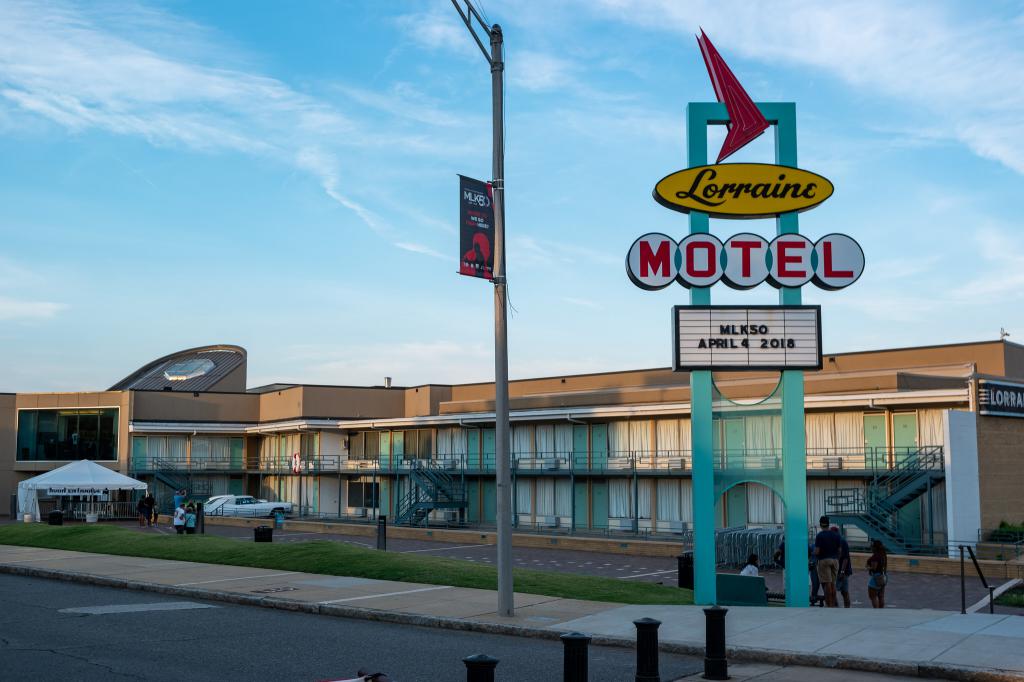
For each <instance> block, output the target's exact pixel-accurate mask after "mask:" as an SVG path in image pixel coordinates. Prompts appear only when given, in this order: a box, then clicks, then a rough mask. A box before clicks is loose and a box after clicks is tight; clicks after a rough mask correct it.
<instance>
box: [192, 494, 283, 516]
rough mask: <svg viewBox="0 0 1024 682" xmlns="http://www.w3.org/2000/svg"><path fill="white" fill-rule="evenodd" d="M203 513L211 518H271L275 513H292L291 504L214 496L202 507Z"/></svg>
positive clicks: (252, 498)
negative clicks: (211, 516)
mask: <svg viewBox="0 0 1024 682" xmlns="http://www.w3.org/2000/svg"><path fill="white" fill-rule="evenodd" d="M203 511H204V512H205V513H207V514H210V515H213V516H249V517H256V516H273V515H274V514H275V513H276V512H281V513H282V514H291V513H292V503H291V502H267V501H266V500H258V499H256V498H255V497H253V496H251V495H215V496H214V497H211V498H210V499H208V500H207V501H206V504H204V505H203Z"/></svg>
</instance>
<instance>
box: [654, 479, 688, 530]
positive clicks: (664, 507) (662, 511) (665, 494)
mask: <svg viewBox="0 0 1024 682" xmlns="http://www.w3.org/2000/svg"><path fill="white" fill-rule="evenodd" d="M681 509H682V505H681V499H680V494H679V481H678V480H671V479H659V480H658V520H659V521H680V520H682V516H681Z"/></svg>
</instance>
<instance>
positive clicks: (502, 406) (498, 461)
mask: <svg viewBox="0 0 1024 682" xmlns="http://www.w3.org/2000/svg"><path fill="white" fill-rule="evenodd" d="M464 2H465V9H463V7H462V6H460V4H459V1H458V0H452V5H454V6H455V9H456V10H457V11H458V13H459V16H460V17H462V21H463V22H464V23H465V24H466V28H468V29H469V32H470V34H471V35H472V36H473V39H474V40H475V41H476V44H477V45H478V46H479V47H480V51H481V52H483V55H484V58H485V59H487V62H488V63H489V64H490V66H491V108H492V133H493V148H492V165H493V167H492V176H493V177H492V179H491V191H492V194H493V197H492V201H493V203H494V271H493V280H492V281H493V283H494V459H495V467H494V468H495V478H496V484H497V485H496V487H497V495H498V499H497V519H496V521H497V525H498V615H499V616H507V617H511V616H513V615H514V608H513V587H512V467H511V460H510V457H509V443H510V438H509V425H508V327H507V324H506V321H507V317H508V291H507V286H508V283H507V281H506V279H505V137H504V125H505V120H504V114H505V102H504V78H505V60H504V55H503V44H504V38H503V36H502V33H501V26H499V25H498V24H494V25H493V26H488V25H487V22H485V21H484V20H483V19H482V18H481V17H480V14H479V13H478V12H477V11H476V8H475V7H473V4H472V3H471V2H470V1H469V0H464ZM473 21H476V22H477V24H478V25H479V26H480V27H481V28H482V29H483V30H484V31H485V32H486V33H487V34H488V35H489V36H490V43H491V49H490V53H488V51H487V49H486V48H485V47H484V44H483V42H482V41H481V40H480V37H479V36H478V35H477V33H476V30H475V29H474V28H473Z"/></svg>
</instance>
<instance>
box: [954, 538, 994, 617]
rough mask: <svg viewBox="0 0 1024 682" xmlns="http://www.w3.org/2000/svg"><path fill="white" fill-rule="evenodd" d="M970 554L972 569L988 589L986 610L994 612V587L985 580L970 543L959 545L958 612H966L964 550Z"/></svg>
mask: <svg viewBox="0 0 1024 682" xmlns="http://www.w3.org/2000/svg"><path fill="white" fill-rule="evenodd" d="M965 549H966V550H967V553H968V554H970V555H971V562H972V563H973V564H974V570H975V571H977V573H978V577H979V578H980V579H981V584H982V585H983V586H984V587H985V589H986V590H988V612H989V613H995V612H996V595H995V591H996V588H994V587H992V586H990V585H989V584H988V581H987V580H985V574H984V573H982V571H981V565H980V564H979V563H978V557H976V556H974V548H973V547H971V546H970V545H960V613H961V614H966V613H967V584H966V578H965V576H964V550H965Z"/></svg>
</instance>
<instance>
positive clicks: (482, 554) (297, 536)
mask: <svg viewBox="0 0 1024 682" xmlns="http://www.w3.org/2000/svg"><path fill="white" fill-rule="evenodd" d="M268 523H270V522H269V521H268ZM124 525H125V526H126V527H133V528H135V529H136V530H142V531H143V532H170V530H169V529H168V528H167V527H163V528H157V529H155V530H154V529H151V528H144V529H139V528H138V526H137V525H131V524H124ZM206 532H207V533H209V534H214V535H220V536H223V537H229V538H234V539H237V540H239V541H245V542H249V541H252V537H253V533H252V529H251V528H239V527H235V526H218V525H214V524H210V525H207V526H206ZM308 540H332V541H335V542H346V543H349V544H354V545H359V546H362V547H374V546H375V544H374V539H373V538H369V537H363V536H355V535H344V534H340V533H304V532H289V531H282V530H276V531H275V532H274V542H306V541H308ZM388 551H389V552H407V553H418V554H424V555H432V556H443V557H447V558H449V559H459V560H461V561H470V562H474V563H482V564H491V565H493V564H494V562H495V561H496V559H497V548H496V546H495V545H486V544H472V543H468V544H456V543H445V542H433V541H430V540H400V539H396V538H391V539H389V540H388ZM513 557H514V560H515V565H516V567H517V568H536V569H541V570H546V571H559V572H564V573H577V574H583V575H597V576H604V577H607V578H618V579H621V580H636V581H645V582H654V583H664V584H665V585H676V584H677V577H676V559H675V558H674V557H644V556H631V555H623V554H603V553H598V552H579V551H573V550H567V549H560V548H558V547H552V548H550V549H547V548H531V547H515V548H514V549H513ZM860 569H861V567H860V566H854V575H853V576H852V577H851V579H850V600H851V606H852V607H853V608H870V607H871V601H870V600H869V599H868V589H867V579H868V578H867V574H866V573H865V572H864V571H863V570H860ZM722 570H724V571H729V570H730V569H722ZM732 570H733V571H737V569H732ZM969 570H971V571H972V573H970V574H968V576H967V581H966V587H967V605H968V606H970V605H972V604H974V603H976V602H978V601H979V600H981V599H983V598H984V597H986V596H987V595H988V590H986V589H985V588H984V587H983V586H982V584H981V582H980V581H979V580H978V577H977V575H975V574H973V569H971V568H970V567H969ZM762 575H763V576H764V578H765V582H766V584H767V586H768V589H769V590H771V591H773V592H782V591H783V586H782V571H779V570H774V569H768V570H764V571H762ZM1000 582H1001V581H995V583H994V584H995V585H997V586H998V585H999V584H1000ZM886 605H887V606H890V607H894V608H901V609H939V610H946V611H959V610H960V578H959V576H942V575H926V574H921V573H897V572H893V573H890V574H889V585H888V587H887V588H886ZM996 610H997V611H998V612H1001V613H1018V614H1024V609H1013V608H1009V607H998V606H997V607H996Z"/></svg>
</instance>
